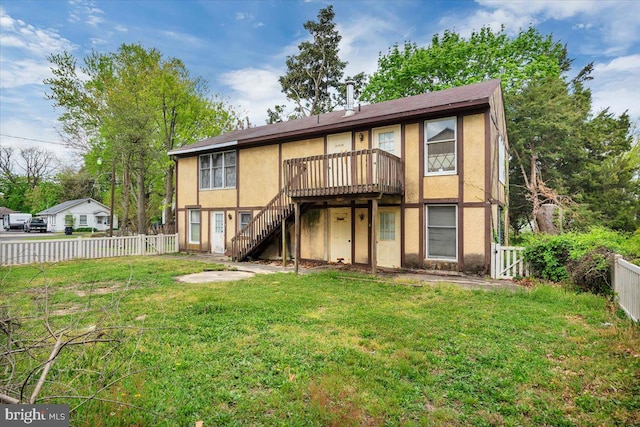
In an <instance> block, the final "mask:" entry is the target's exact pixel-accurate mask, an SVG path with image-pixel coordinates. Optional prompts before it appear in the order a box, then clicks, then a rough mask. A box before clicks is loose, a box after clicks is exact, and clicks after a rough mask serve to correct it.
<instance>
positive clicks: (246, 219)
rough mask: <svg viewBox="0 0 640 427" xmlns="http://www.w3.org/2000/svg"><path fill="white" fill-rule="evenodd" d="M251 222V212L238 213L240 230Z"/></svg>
mask: <svg viewBox="0 0 640 427" xmlns="http://www.w3.org/2000/svg"><path fill="white" fill-rule="evenodd" d="M250 222H251V212H240V230H242V229H243V228H244V227H246V226H247V225H248V224H249V223H250Z"/></svg>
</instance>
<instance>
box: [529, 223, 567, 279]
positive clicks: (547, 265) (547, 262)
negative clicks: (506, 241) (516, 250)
mask: <svg viewBox="0 0 640 427" xmlns="http://www.w3.org/2000/svg"><path fill="white" fill-rule="evenodd" d="M528 240H529V243H528V244H527V245H526V249H525V251H524V259H525V261H527V262H528V263H529V266H530V267H531V273H532V274H533V276H534V277H538V278H540V279H545V280H551V281H552V282H561V281H563V280H565V279H567V278H569V273H568V272H567V268H566V264H567V261H568V260H569V252H570V251H571V249H572V245H571V243H570V241H569V240H568V239H567V238H566V235H561V236H550V235H536V236H534V237H532V238H530V239H528Z"/></svg>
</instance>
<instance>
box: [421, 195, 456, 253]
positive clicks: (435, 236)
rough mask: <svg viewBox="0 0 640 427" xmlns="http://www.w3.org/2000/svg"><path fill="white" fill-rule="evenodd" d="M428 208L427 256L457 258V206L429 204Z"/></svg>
mask: <svg viewBox="0 0 640 427" xmlns="http://www.w3.org/2000/svg"><path fill="white" fill-rule="evenodd" d="M426 209H427V214H426V218H427V227H426V229H427V258H429V259H443V260H451V261H455V260H457V258H458V215H457V207H456V206H452V205H428V206H427V207H426Z"/></svg>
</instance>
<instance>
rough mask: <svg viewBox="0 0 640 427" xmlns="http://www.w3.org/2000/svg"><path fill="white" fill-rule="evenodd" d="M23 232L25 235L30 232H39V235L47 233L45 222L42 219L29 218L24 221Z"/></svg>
mask: <svg viewBox="0 0 640 427" xmlns="http://www.w3.org/2000/svg"><path fill="white" fill-rule="evenodd" d="M23 230H24V232H25V233H31V232H32V231H39V232H41V233H46V232H47V221H45V220H44V218H30V219H28V220H27V221H25V223H24V226H23Z"/></svg>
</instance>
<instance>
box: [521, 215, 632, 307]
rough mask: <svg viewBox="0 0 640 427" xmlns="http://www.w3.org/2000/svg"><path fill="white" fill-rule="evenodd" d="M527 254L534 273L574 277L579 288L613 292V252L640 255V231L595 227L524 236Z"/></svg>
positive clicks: (556, 279) (544, 276) (548, 277)
mask: <svg viewBox="0 0 640 427" xmlns="http://www.w3.org/2000/svg"><path fill="white" fill-rule="evenodd" d="M524 242H525V244H524V246H525V247H526V249H525V252H524V258H525V260H526V261H527V262H529V265H530V266H531V273H532V274H533V276H534V277H538V278H541V279H544V280H550V281H553V282H561V281H563V280H566V279H571V282H572V283H573V284H574V285H576V286H577V287H578V288H579V289H582V290H584V291H588V292H592V293H595V294H600V295H610V294H611V293H612V289H611V280H610V274H611V272H610V270H611V265H612V262H613V256H614V255H615V254H616V253H618V254H621V255H624V256H626V257H627V258H632V259H633V258H634V257H635V258H637V257H638V256H640V253H639V252H640V234H639V233H638V232H636V233H635V235H632V236H628V235H626V234H624V233H619V232H615V231H612V230H608V229H606V228H604V227H594V228H592V229H590V230H589V232H588V233H566V234H562V235H559V236H550V235H529V236H527V237H526V238H524Z"/></svg>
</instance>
